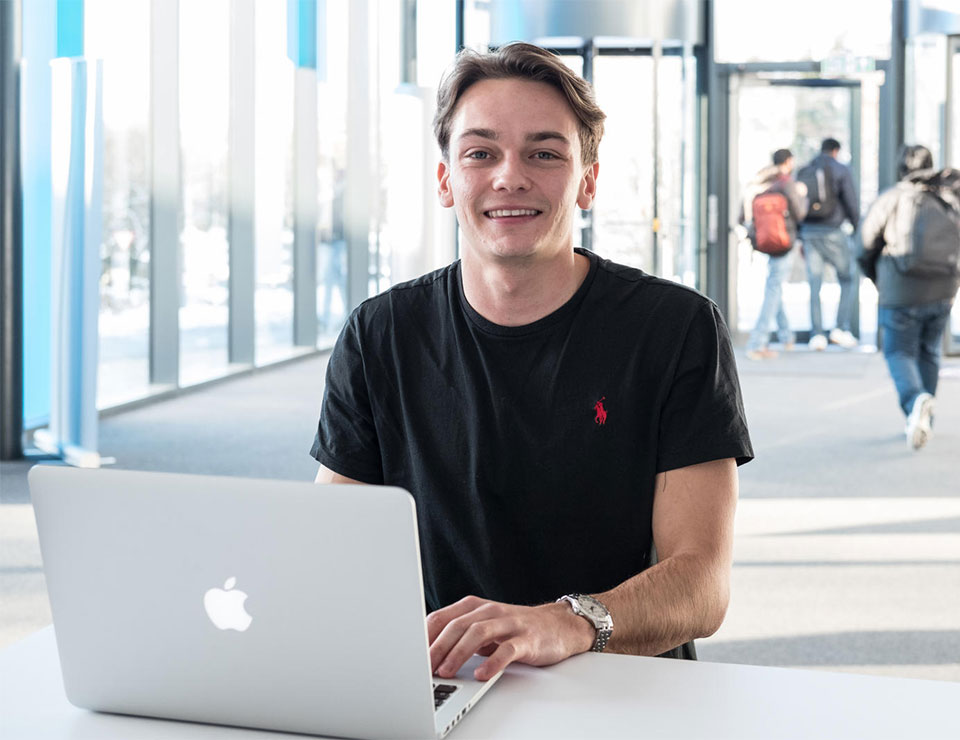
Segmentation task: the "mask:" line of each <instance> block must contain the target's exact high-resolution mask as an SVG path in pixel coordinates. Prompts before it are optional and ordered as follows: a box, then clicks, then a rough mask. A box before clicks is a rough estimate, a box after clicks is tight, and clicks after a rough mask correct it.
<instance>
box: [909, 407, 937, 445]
mask: <svg viewBox="0 0 960 740" xmlns="http://www.w3.org/2000/svg"><path fill="white" fill-rule="evenodd" d="M933 404H934V398H933V396H931V395H930V394H929V393H921V394H920V395H919V396H917V398H916V400H915V401H914V402H913V408H912V409H910V416H908V417H907V447H909V448H910V449H911V450H919V449H920V448H921V447H923V446H924V445H925V444H926V443H927V442H929V441H930V438H931V437H933V426H932V425H931V423H930V422H931V419H932V418H933Z"/></svg>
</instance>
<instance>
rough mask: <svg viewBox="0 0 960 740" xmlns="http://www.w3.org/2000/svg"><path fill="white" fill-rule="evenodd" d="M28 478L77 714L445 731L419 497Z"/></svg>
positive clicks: (130, 476) (109, 476)
mask: <svg viewBox="0 0 960 740" xmlns="http://www.w3.org/2000/svg"><path fill="white" fill-rule="evenodd" d="M29 483H30V489H31V494H32V497H33V503H34V510H35V513H36V518H37V526H38V531H39V534H40V547H41V552H42V556H43V563H44V571H45V574H46V579H47V589H48V593H49V596H50V605H51V609H52V613H53V620H54V629H55V632H56V637H57V646H58V650H59V653H60V662H61V666H62V670H63V679H64V685H65V687H66V692H67V697H68V699H69V700H70V701H71V702H72V703H73V704H76V705H77V706H81V707H85V708H89V709H96V710H100V711H108V712H119V713H125V714H138V715H146V716H154V717H166V718H173V719H181V720H189V721H197V722H211V723H217V724H228V725H239V726H247V727H258V728H265V729H273V730H283V731H290V732H303V733H315V734H325V735H339V736H345V737H384V738H386V737H394V738H395V737H421V738H422V737H433V736H435V734H436V731H435V724H434V711H433V697H432V690H431V676H430V666H429V658H428V652H427V650H428V645H427V634H426V626H425V623H424V601H423V582H422V578H421V573H420V554H419V543H418V539H417V530H416V512H415V508H414V503H413V499H412V497H411V496H410V495H409V494H408V493H407V492H406V491H403V490H401V489H398V488H389V487H377V486H345V485H317V484H315V483H300V482H290V481H276V480H251V479H242V478H228V477H209V476H195V475H182V474H170V473H148V472H133V471H121V470H80V469H74V468H66V467H55V466H34V468H32V469H31V470H30V473H29Z"/></svg>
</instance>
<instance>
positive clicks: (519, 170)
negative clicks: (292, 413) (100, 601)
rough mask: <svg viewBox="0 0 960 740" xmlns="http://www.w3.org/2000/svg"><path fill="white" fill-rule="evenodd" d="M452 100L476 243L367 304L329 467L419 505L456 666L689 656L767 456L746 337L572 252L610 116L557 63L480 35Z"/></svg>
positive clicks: (723, 602)
mask: <svg viewBox="0 0 960 740" xmlns="http://www.w3.org/2000/svg"><path fill="white" fill-rule="evenodd" d="M437 103H438V104H437V114H436V118H435V121H434V130H435V133H436V136H437V141H438V143H439V145H440V151H441V153H442V161H441V162H440V163H439V166H438V169H437V177H438V190H439V198H440V202H441V203H442V204H443V205H444V206H446V207H450V208H455V209H456V214H457V219H458V221H459V224H460V228H461V230H462V234H463V239H462V242H461V254H462V258H461V260H459V261H458V262H454V263H453V264H452V265H450V266H448V267H446V268H443V269H441V270H437V271H435V272H433V273H430V274H428V275H425V276H423V277H421V278H418V279H417V280H413V281H411V282H407V283H403V284H400V285H396V286H394V287H393V288H391V289H390V290H388V291H386V292H384V293H382V294H380V295H378V296H375V297H373V298H371V299H369V300H367V301H365V302H364V303H362V304H361V305H360V306H359V307H358V308H357V309H356V310H355V311H354V312H353V314H352V315H351V316H350V318H349V320H348V321H347V323H346V326H345V327H344V329H343V332H342V334H341V336H340V338H339V340H338V342H337V345H336V347H335V348H334V350H333V353H332V354H331V356H330V360H329V364H328V367H327V379H326V386H325V389H324V397H323V405H322V410H321V414H320V422H319V426H318V431H317V436H316V438H315V441H314V444H313V448H312V450H311V452H312V454H313V456H314V457H315V458H316V459H317V460H318V461H319V462H320V463H321V468H320V471H319V472H318V475H317V481H318V482H363V483H371V484H388V485H396V486H401V487H403V488H405V489H406V490H408V491H410V492H411V494H412V495H413V496H414V498H415V501H416V507H417V518H418V521H419V524H420V537H421V553H422V560H423V576H424V587H425V595H426V600H427V607H428V610H430V611H431V614H430V615H429V617H428V618H427V631H428V637H429V640H430V654H431V662H432V668H433V670H434V672H435V673H436V674H437V675H439V676H441V677H450V676H452V675H454V674H455V673H456V671H457V670H458V669H459V668H460V667H461V666H462V665H463V663H464V662H465V661H466V660H467V659H469V658H470V657H471V656H472V655H473V654H474V653H480V654H483V655H487V656H489V657H488V658H487V660H486V661H485V662H484V663H483V664H482V665H481V666H479V667H478V668H477V669H476V671H475V676H476V678H478V679H480V680H485V679H488V678H490V677H491V676H493V675H495V674H496V673H497V672H498V671H500V670H501V669H503V668H504V667H505V666H506V665H507V664H508V663H510V662H513V661H521V662H525V663H529V664H533V665H548V664H551V663H556V662H558V661H560V660H563V659H564V658H567V657H569V656H571V655H574V654H577V653H581V652H585V651H588V650H591V649H593V650H603V649H605V648H607V647H609V649H610V650H611V651H615V652H623V653H633V654H645V655H654V654H659V653H664V652H665V651H673V652H672V653H671V654H673V655H678V656H679V654H680V650H679V647H678V646H681V645H683V644H685V643H687V642H688V641H691V640H692V639H693V638H696V637H698V636H704V635H708V634H712V633H713V632H714V631H715V630H716V629H717V628H718V627H719V625H720V623H721V621H722V619H723V616H724V613H725V610H726V606H727V602H728V598H729V580H730V568H731V559H732V544H733V543H732V537H733V514H734V510H735V507H736V499H737V470H736V466H737V463H738V462H740V463H742V462H745V461H747V460H749V459H750V458H751V457H752V455H753V451H752V448H751V446H750V440H749V437H748V434H747V427H746V420H745V418H744V412H743V404H742V400H741V394H740V388H739V382H738V380H737V371H736V364H735V362H734V357H733V352H732V347H731V344H730V338H729V334H728V331H727V328H726V326H725V324H724V322H723V319H722V317H721V315H720V313H719V310H718V309H717V307H716V305H715V304H713V303H712V302H711V301H710V300H709V299H707V298H705V297H704V296H702V295H700V294H699V293H697V292H695V291H693V290H691V289H689V288H686V287H684V286H681V285H678V284H676V283H673V282H670V281H666V280H661V279H658V278H655V277H651V276H649V275H646V274H644V273H642V272H640V271H639V270H636V269H632V268H628V267H624V266H621V265H617V264H614V263H612V262H609V261H608V260H605V259H601V258H600V257H598V256H597V255H596V254H594V253H592V252H589V251H587V250H583V249H574V246H573V245H574V229H575V216H576V213H577V210H578V209H581V208H584V209H586V208H590V207H591V205H592V203H593V199H594V195H595V194H596V186H597V175H598V172H599V165H598V163H597V150H598V146H599V142H600V138H601V136H602V134H603V119H604V114H603V112H602V111H601V110H600V109H599V108H598V107H597V105H596V103H595V101H594V97H593V91H592V89H591V88H590V86H589V84H588V83H587V82H585V81H584V80H583V79H582V78H580V77H578V76H577V75H575V74H574V73H573V72H571V71H570V70H569V69H568V68H567V67H566V66H565V65H564V64H563V62H562V61H560V59H559V58H558V57H556V56H555V55H553V54H550V53H549V52H547V51H545V50H543V49H540V48H538V47H536V46H533V45H530V44H524V43H513V44H508V45H506V46H503V47H501V48H500V49H499V50H497V51H496V52H492V53H489V54H480V53H477V52H474V51H470V50H464V51H463V52H461V53H460V54H459V55H458V56H457V61H456V64H455V66H454V68H453V69H452V71H451V72H450V73H449V74H448V75H447V76H446V77H445V78H444V81H443V83H442V84H441V87H440V90H439V92H438V100H437ZM412 176H413V175H412ZM358 495H362V493H361V492H358ZM654 542H655V543H656V552H657V556H658V562H657V563H656V565H652V566H651V565H650V562H651V551H652V547H653V544H654ZM558 599H560V600H559V601H558ZM385 608H386V609H389V605H388V604H386V605H385Z"/></svg>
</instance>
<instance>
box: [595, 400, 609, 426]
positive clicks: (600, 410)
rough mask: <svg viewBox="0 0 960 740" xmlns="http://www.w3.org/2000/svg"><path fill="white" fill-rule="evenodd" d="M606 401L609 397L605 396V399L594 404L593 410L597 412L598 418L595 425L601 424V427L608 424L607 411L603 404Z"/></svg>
mask: <svg viewBox="0 0 960 740" xmlns="http://www.w3.org/2000/svg"><path fill="white" fill-rule="evenodd" d="M605 400H607V397H606V396H604V397H603V398H601V399H600V400H599V401H597V402H596V403H595V404H593V408H594V410H595V411H596V412H597V416H596V418H595V419H594V420H593V423H594V424H599V425H600V426H603V425H604V424H606V423H607V410H606V409H605V408H604V407H603V402H604V401H605Z"/></svg>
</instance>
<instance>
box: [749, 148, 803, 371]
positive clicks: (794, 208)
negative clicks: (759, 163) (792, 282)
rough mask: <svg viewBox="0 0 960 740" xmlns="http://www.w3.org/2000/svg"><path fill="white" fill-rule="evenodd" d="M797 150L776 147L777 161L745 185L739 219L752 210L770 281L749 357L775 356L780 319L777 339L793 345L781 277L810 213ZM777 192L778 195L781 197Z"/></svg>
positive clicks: (755, 243) (752, 226)
mask: <svg viewBox="0 0 960 740" xmlns="http://www.w3.org/2000/svg"><path fill="white" fill-rule="evenodd" d="M793 163H794V159H793V153H792V152H791V151H790V150H789V149H777V151H775V152H774V153H773V164H772V165H770V166H768V167H764V168H763V169H762V170H760V171H759V172H758V173H757V176H756V177H755V178H754V180H753V182H751V183H750V185H748V186H747V190H746V198H745V199H744V204H743V209H742V211H741V217H740V222H741V223H743V222H744V220H745V215H746V213H747V212H748V210H749V212H750V213H751V214H752V221H751V224H750V228H749V229H748V231H749V234H750V240H751V243H752V244H753V247H754V249H756V250H757V251H759V252H763V253H765V254H767V257H768V261H767V280H766V283H765V284H764V288H763V303H762V304H761V305H760V315H759V316H758V317H757V323H756V325H755V326H754V328H753V331H752V332H750V337H749V338H748V339H747V359H750V360H769V359H773V358H775V357H776V356H777V353H776V352H774V351H773V350H772V349H770V347H769V346H768V345H769V342H770V331H771V330H772V329H773V326H774V322H776V328H777V338H778V339H779V340H780V342H781V343H782V344H783V346H784V348H785V349H791V348H792V347H793V344H794V338H795V337H794V333H793V331H791V330H790V324H789V322H788V321H787V314H786V311H784V309H783V281H784V280H785V279H786V277H787V275H788V274H789V272H790V266H791V264H792V262H793V258H792V255H793V247H794V245H795V244H796V241H797V224H798V223H799V222H800V221H802V220H803V218H804V216H806V214H807V190H806V187H805V186H804V185H803V183H798V182H797V181H796V180H794V179H793V178H792V177H791V174H792V173H793ZM777 196H779V197H777Z"/></svg>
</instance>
